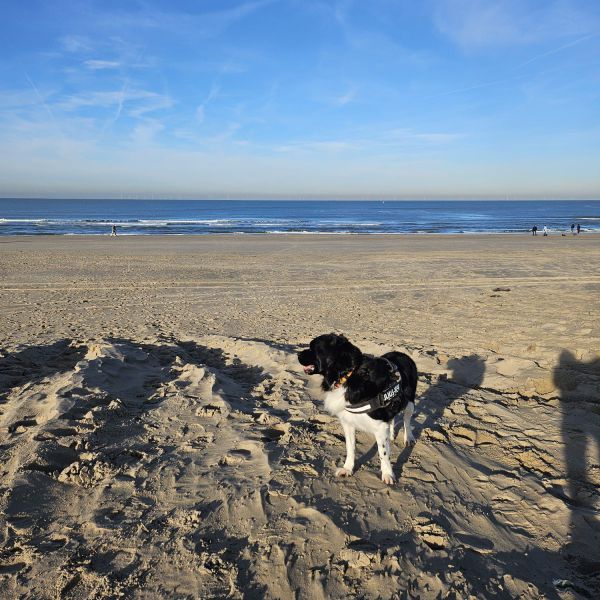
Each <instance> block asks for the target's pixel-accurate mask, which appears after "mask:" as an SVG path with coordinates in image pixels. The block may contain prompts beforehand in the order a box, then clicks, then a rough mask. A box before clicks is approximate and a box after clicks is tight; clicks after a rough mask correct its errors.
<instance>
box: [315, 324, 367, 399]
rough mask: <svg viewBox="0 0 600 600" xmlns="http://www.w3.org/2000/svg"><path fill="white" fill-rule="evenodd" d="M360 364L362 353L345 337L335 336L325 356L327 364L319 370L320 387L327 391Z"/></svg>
mask: <svg viewBox="0 0 600 600" xmlns="http://www.w3.org/2000/svg"><path fill="white" fill-rule="evenodd" d="M361 362H362V352H361V351H360V350H359V349H358V348H357V347H356V346H354V345H353V344H351V343H350V342H349V341H348V340H347V339H346V338H345V337H343V336H336V338H335V340H334V343H333V348H332V349H331V351H330V353H328V354H327V362H326V364H325V365H323V367H324V368H322V369H321V374H322V375H323V384H322V387H323V389H324V390H325V391H329V390H330V389H331V388H332V387H333V386H334V385H335V383H336V382H338V381H339V380H340V379H341V377H342V376H343V375H345V374H347V373H348V372H349V371H352V370H354V369H355V368H356V367H357V366H358V365H360V363H361Z"/></svg>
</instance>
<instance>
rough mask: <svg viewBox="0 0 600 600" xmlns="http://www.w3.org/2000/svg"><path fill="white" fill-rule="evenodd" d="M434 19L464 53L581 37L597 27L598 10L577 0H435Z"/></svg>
mask: <svg viewBox="0 0 600 600" xmlns="http://www.w3.org/2000/svg"><path fill="white" fill-rule="evenodd" d="M588 6H589V5H588ZM433 18H434V23H435V25H436V26H437V28H438V29H439V30H440V31H441V32H442V33H443V34H444V35H446V36H447V37H449V38H450V39H451V40H452V41H453V42H455V43H456V44H458V45H459V46H461V47H462V48H464V49H466V50H471V49H477V48H483V47H488V46H507V45H515V44H531V43H537V42H545V41H551V40H555V39H561V38H566V37H568V36H573V35H578V36H582V35H584V34H586V33H590V32H591V31H594V30H595V29H597V28H598V24H599V15H598V13H597V11H596V13H595V14H594V13H593V12H590V10H589V9H588V7H585V8H584V7H583V6H582V3H581V2H577V1H576V0H549V1H547V2H542V3H539V2H532V1H531V0H503V1H500V0H434V12H433Z"/></svg>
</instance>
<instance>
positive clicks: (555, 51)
mask: <svg viewBox="0 0 600 600" xmlns="http://www.w3.org/2000/svg"><path fill="white" fill-rule="evenodd" d="M596 35H597V34H595V33H592V34H590V35H584V36H583V37H582V38H579V39H577V40H574V41H572V42H569V43H568V44H564V45H562V46H559V47H558V48H554V49H553V50H548V52H543V53H542V54H538V55H537V56H534V57H533V58H530V59H529V60H526V61H525V62H524V63H521V64H520V65H517V66H516V68H517V69H520V68H521V67H524V66H525V65H528V64H529V63H532V62H533V61H535V60H538V59H539V58H544V57H545V56H550V55H551V54H556V53H557V52H561V51H562V50H566V49H567V48H571V47H572V46H576V45H577V44H580V43H581V42H585V41H586V40H589V39H590V38H593V37H595V36H596Z"/></svg>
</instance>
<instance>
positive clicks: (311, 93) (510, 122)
mask: <svg viewBox="0 0 600 600" xmlns="http://www.w3.org/2000/svg"><path fill="white" fill-rule="evenodd" d="M0 152H1V155H2V157H3V158H2V161H0V196H48V197H121V196H123V197H133V196H139V197H152V196H154V197H168V198H222V197H231V198H252V197H258V198H271V197H283V198H304V197H307V198H312V197H321V198H338V197H340V198H341V197H347V198H361V197H368V198H371V197H374V198H379V197H398V198H417V199H418V198H479V197H499V198H505V197H507V196H508V197H511V198H546V197H553V198H555V197H558V198H562V197H565V198H577V197H578V198H590V197H592V198H597V197H599V196H600V2H598V1H597V0H590V1H583V0H537V1H532V0H504V1H495V0H422V1H414V0H355V1H353V2H352V1H349V0H343V1H342V0H339V1H329V0H241V1H240V0H237V1H234V0H182V1H176V0H172V1H158V0H153V1H143V2H137V1H126V0H119V1H117V0H102V1H98V2H93V1H89V0H77V1H64V0H46V1H39V0H28V1H27V2H6V3H3V7H2V23H1V24H0Z"/></svg>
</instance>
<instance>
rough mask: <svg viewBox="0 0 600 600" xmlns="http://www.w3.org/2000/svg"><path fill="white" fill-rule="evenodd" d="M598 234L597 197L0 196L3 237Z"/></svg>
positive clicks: (599, 209) (0, 219) (599, 211)
mask: <svg viewBox="0 0 600 600" xmlns="http://www.w3.org/2000/svg"><path fill="white" fill-rule="evenodd" d="M572 223H573V224H575V225H577V224H578V223H579V224H580V226H581V229H582V231H583V232H593V231H595V232H600V200H568V201H567V200H565V201H562V200H560V201H559V200H552V201H541V200H540V201H529V200H507V201H492V200H485V201H484V200H468V201H467V200H465V201H459V200H452V201H450V200H448V201H441V200H435V201H434V200H431V201H425V200H423V201H408V200H402V201H392V200H385V201H382V200H379V201H375V200H368V201H367V200H365V201H361V200H355V201H314V200H311V201H296V200H290V201H283V200H279V201H278V200H264V201H261V200H71V199H70V200H54V199H52V200H51V199H11V198H4V199H0V235H108V234H110V232H111V228H112V226H113V225H115V226H116V227H117V234H118V235H159V234H160V235H165V234H167V235H202V234H219V233H229V234H277V233H291V234H308V233H312V234H315V233H316V234H319V233H320V234H371V235H375V234H407V233H413V234H415V233H417V234H439V233H444V234H475V233H478V234H481V233H525V232H528V231H530V230H531V227H532V226H533V225H537V227H538V228H539V230H540V232H541V230H542V229H543V227H544V225H545V226H547V227H548V229H549V230H550V232H551V233H553V232H561V233H564V232H568V231H570V226H571V224H572Z"/></svg>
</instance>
